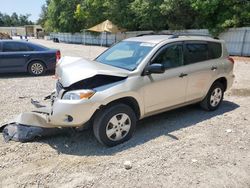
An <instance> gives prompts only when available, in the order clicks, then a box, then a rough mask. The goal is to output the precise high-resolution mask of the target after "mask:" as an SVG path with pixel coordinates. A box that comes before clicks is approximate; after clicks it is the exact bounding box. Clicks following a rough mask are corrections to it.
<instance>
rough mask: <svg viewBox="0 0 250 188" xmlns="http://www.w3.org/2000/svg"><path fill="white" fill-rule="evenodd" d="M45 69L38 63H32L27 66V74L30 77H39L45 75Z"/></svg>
mask: <svg viewBox="0 0 250 188" xmlns="http://www.w3.org/2000/svg"><path fill="white" fill-rule="evenodd" d="M45 70H46V67H45V65H44V64H43V63H42V62H40V61H33V62H31V63H30V64H29V66H28V72H29V73H30V74H31V75H32V76H40V75H43V74H44V73H45Z"/></svg>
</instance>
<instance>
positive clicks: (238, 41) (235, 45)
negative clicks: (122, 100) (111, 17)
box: [49, 27, 250, 56]
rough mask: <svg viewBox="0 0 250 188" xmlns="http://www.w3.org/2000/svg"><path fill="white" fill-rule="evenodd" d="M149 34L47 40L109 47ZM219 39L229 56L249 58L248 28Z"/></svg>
mask: <svg viewBox="0 0 250 188" xmlns="http://www.w3.org/2000/svg"><path fill="white" fill-rule="evenodd" d="M151 32H153V31H130V32H125V33H118V34H110V33H101V34H100V35H94V34H92V33H89V32H84V33H75V34H70V33H51V34H50V37H49V39H53V38H57V39H58V40H59V41H60V42H65V43H75V44H84V45H100V46H111V45H112V44H114V43H116V42H117V41H121V40H123V39H125V38H129V37H134V36H137V35H141V34H147V33H151ZM162 32H164V33H173V32H177V33H188V34H201V35H209V32H208V30H207V29H190V30H178V31H170V30H165V31H162ZM219 38H220V39H223V40H225V42H226V46H227V48H228V51H229V54H230V55H238V56H250V27H243V28H232V29H229V30H228V31H226V32H224V33H222V34H221V35H220V36H219Z"/></svg>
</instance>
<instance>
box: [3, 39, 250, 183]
mask: <svg viewBox="0 0 250 188" xmlns="http://www.w3.org/2000/svg"><path fill="white" fill-rule="evenodd" d="M34 42H37V43H40V44H44V45H46V46H49V47H54V48H59V49H61V51H62V54H63V55H72V56H83V57H88V58H93V57H94V56H96V55H97V54H99V53H100V52H101V51H103V50H104V49H105V48H101V47H93V46H92V47H90V46H83V45H72V44H55V43H52V42H50V41H43V40H34ZM249 73H250V60H249V59H242V58H236V63H235V74H236V80H235V83H234V86H233V88H232V89H231V90H230V91H229V92H227V94H226V96H225V100H224V102H223V104H222V106H221V108H220V109H219V110H217V111H215V112H205V111H203V110H201V109H200V108H199V107H197V106H188V107H184V108H181V109H177V110H173V111H170V112H165V113H162V114H160V115H156V116H153V117H150V118H147V119H144V120H142V121H140V122H139V125H138V127H137V131H136V133H135V135H134V137H133V138H132V139H131V140H130V141H128V142H127V143H124V144H122V145H119V146H116V147H113V148H106V147H104V146H102V145H100V144H99V143H98V142H97V141H96V140H95V138H94V136H93V134H92V132H91V131H90V130H88V131H84V132H81V133H76V132H73V131H72V132H70V133H68V134H66V135H60V136H55V137H52V138H44V139H42V140H37V141H34V142H30V143H18V142H8V143H5V142H4V141H3V138H2V137H1V138H0V187H150V188H152V187H250V126H249V124H250V113H249V111H250V84H249V83H250V74H249ZM0 77H1V78H0V88H1V93H0V95H1V97H0V104H1V112H0V117H1V119H0V124H3V123H5V122H7V121H8V120H10V119H11V118H13V117H14V116H15V115H17V114H18V113H20V112H25V111H30V110H31V109H32V105H31V104H30V98H35V99H38V100H41V99H42V97H44V96H46V95H47V94H49V93H50V91H52V90H53V89H54V85H55V80H53V79H52V78H51V77H52V75H47V76H43V77H30V76H27V75H26V74H8V75H0ZM124 163H126V164H129V163H131V167H132V168H131V169H129V170H126V169H125V168H124Z"/></svg>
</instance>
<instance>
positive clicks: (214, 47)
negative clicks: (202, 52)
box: [208, 42, 222, 59]
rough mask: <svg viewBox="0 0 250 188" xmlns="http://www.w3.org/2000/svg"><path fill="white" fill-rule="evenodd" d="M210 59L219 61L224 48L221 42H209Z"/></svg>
mask: <svg viewBox="0 0 250 188" xmlns="http://www.w3.org/2000/svg"><path fill="white" fill-rule="evenodd" d="M208 52H209V59H217V58H220V57H221V55H222V46H221V43H219V42H208Z"/></svg>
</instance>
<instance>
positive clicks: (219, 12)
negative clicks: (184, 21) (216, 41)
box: [191, 0, 250, 36]
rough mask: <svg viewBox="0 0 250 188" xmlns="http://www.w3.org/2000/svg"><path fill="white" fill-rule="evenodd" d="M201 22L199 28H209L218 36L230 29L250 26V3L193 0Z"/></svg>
mask: <svg viewBox="0 0 250 188" xmlns="http://www.w3.org/2000/svg"><path fill="white" fill-rule="evenodd" d="M191 5H192V7H193V9H194V10H195V11H197V12H198V14H199V16H200V20H201V22H200V23H199V27H202V28H207V29H209V30H210V32H211V33H212V34H213V35H215V36H218V35H219V33H221V32H223V31H224V30H226V29H227V28H230V27H242V26H249V25H250V1H247V0H205V1H204V0H191Z"/></svg>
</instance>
